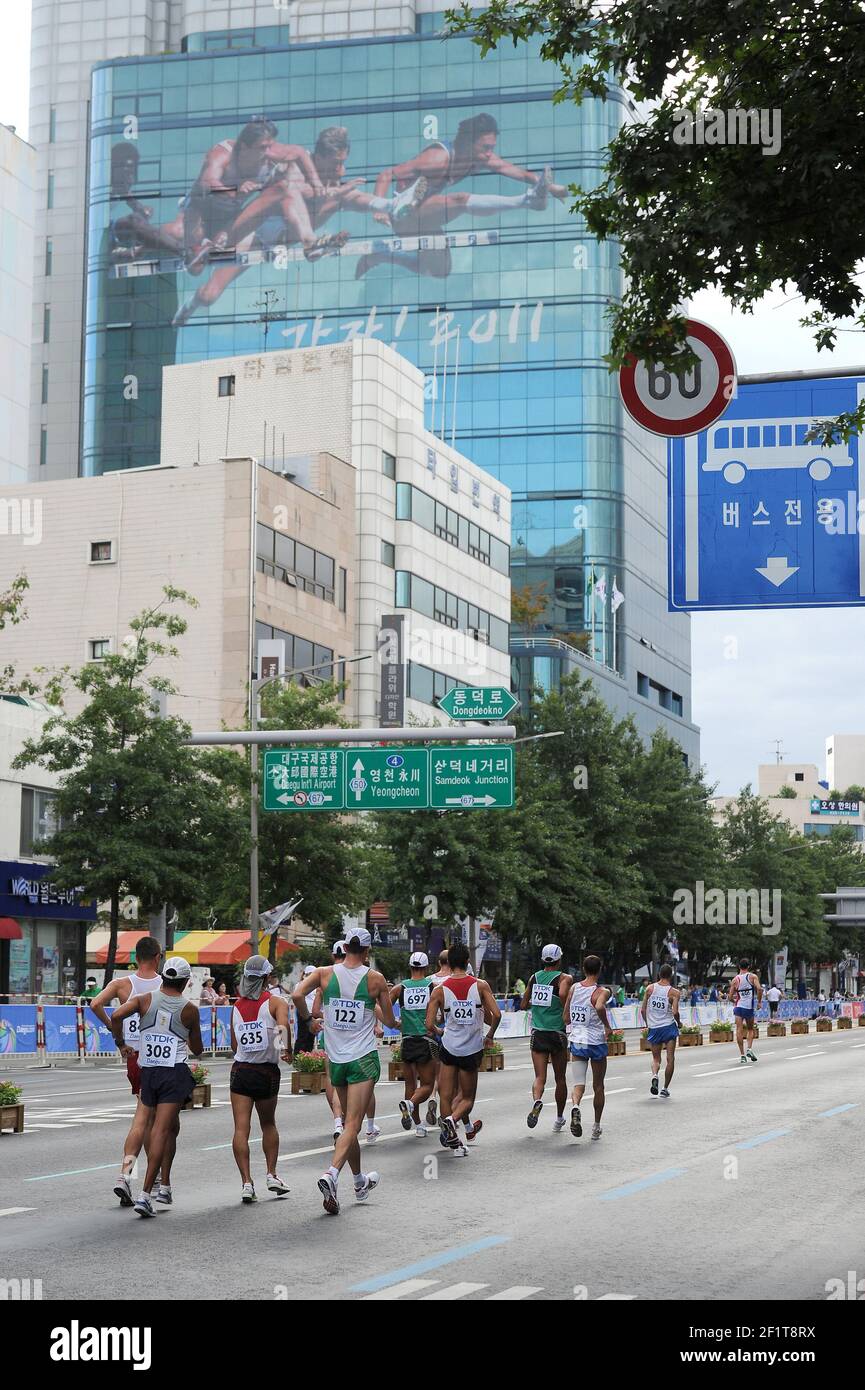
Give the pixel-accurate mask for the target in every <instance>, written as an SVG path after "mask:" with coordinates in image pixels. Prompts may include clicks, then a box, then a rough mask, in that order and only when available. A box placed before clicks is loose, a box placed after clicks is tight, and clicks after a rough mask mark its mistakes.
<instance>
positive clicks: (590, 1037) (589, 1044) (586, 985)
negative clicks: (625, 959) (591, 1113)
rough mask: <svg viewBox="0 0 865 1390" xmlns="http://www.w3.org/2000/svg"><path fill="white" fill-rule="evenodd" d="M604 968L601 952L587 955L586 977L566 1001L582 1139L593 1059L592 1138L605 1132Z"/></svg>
mask: <svg viewBox="0 0 865 1390" xmlns="http://www.w3.org/2000/svg"><path fill="white" fill-rule="evenodd" d="M600 970H601V958H600V956H586V958H585V960H584V961H583V974H584V978H583V979H582V980H581V981H580V982H579V984H576V983H574V984H573V985H571V988H570V991H569V993H568V998H567V1001H566V1003H565V1018H566V1020H567V1029H568V1039H569V1043H570V1052H571V1057H572V1058H573V1059H574V1090H573V1095H572V1109H571V1134H573V1136H574V1138H575V1139H579V1137H580V1135H581V1134H582V1132H583V1123H582V1117H581V1115H580V1101H581V1100H582V1099H583V1095H584V1093H585V1089H586V1074H587V1072H588V1069H589V1063H590V1062H591V1064H592V1093H593V1094H592V1099H593V1102H594V1107H595V1123H594V1124H593V1126H592V1138H593V1139H600V1137H601V1134H602V1130H601V1116H602V1115H603V1113H604V1077H605V1076H606V1074H607V1042H608V1039H609V1036H610V1024H609V1020H608V1018H607V1000H608V999H609V997H610V993H611V991H610V990H608V989H607V988H606V987H605V986H604V985H599V984H598V975H599V974H600Z"/></svg>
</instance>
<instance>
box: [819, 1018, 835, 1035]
mask: <svg viewBox="0 0 865 1390" xmlns="http://www.w3.org/2000/svg"><path fill="white" fill-rule="evenodd" d="M817 1032H818V1033H831V1032H832V1020H831V1018H818V1019H817Z"/></svg>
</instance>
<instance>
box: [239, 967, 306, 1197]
mask: <svg viewBox="0 0 865 1390" xmlns="http://www.w3.org/2000/svg"><path fill="white" fill-rule="evenodd" d="M272 972H273V967H272V966H271V963H270V961H269V960H268V959H267V958H266V956H250V957H249V959H248V960H247V962H246V964H245V965H244V967H243V974H242V975H241V977H240V985H239V987H238V989H239V993H238V997H237V999H236V1001H235V1004H234V1008H233V1009H232V1011H231V1050H232V1053H233V1054H234V1065H233V1067H232V1068H231V1076H230V1078H229V1095H230V1097H231V1110H232V1114H233V1116H234V1138H233V1140H232V1146H231V1147H232V1150H233V1152H234V1161H235V1163H236V1164H237V1166H238V1168H239V1169H240V1180H241V1182H242V1183H243V1188H242V1190H241V1194H240V1197H241V1201H242V1202H247V1203H248V1202H255V1201H257V1200H258V1199H257V1198H256V1195H255V1186H254V1184H253V1181H252V1173H251V1171H250V1166H249V1130H250V1126H251V1124H252V1110H253V1106H254V1107H255V1110H256V1113H257V1115H258V1120H259V1124H260V1125H261V1144H262V1148H263V1149H264V1158H265V1163H266V1167H267V1190H268V1192H274V1193H276V1195H277V1197H285V1196H286V1195H287V1194H288V1187H287V1186H286V1184H285V1183H284V1182H283V1181H282V1178H279V1177H277V1175H276V1164H277V1160H278V1158H279V1132H278V1130H277V1128H276V1103H277V1101H278V1099H279V1083H280V1079H281V1078H280V1072H279V1061H280V1057H282V1060H283V1061H284V1062H290V1061H291V1043H290V1034H289V1025H288V1000H287V999H283V998H282V997H281V996H280V995H277V994H271V993H270V991H269V990H268V989H266V988H265V981H266V980H267V979H268V978H269V977H270V975H271V974H272Z"/></svg>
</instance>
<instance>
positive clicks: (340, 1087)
mask: <svg viewBox="0 0 865 1390" xmlns="http://www.w3.org/2000/svg"><path fill="white" fill-rule="evenodd" d="M371 945H372V938H371V936H370V934H369V932H368V931H367V930H366V928H365V927H357V928H355V929H354V930H353V931H352V933H351V936H350V937H349V938H348V939H347V940H346V942H345V961H344V962H335V963H334V964H333V965H326V966H322V967H321V969H319V970H316V971H314V972H313V974H311V975H309V976H308V977H307V979H306V980H304V981H303V983H302V984H300V985H298V987H297V989H296V990H295V991H294V994H293V995H292V999H293V1001H294V1006H295V1008H296V1009H297V1011H298V1013H299V1014H300V1017H301V1018H308V1017H309V1012H310V1010H309V1006H308V1005H307V1002H306V996H307V994H308V993H309V992H310V991H311V990H315V989H320V990H321V998H322V1017H321V1019H316V1020H314V1022H313V1029H314V1030H320V1029H323V1030H324V1037H325V1043H326V1046H327V1055H328V1066H329V1069H330V1079H331V1082H332V1084H333V1087H334V1089H335V1090H336V1092H337V1093H338V1095H339V1100H340V1106H341V1109H342V1114H343V1126H344V1127H343V1132H342V1134H341V1135H340V1137H339V1139H338V1140H337V1143H336V1146H335V1148H334V1153H333V1162H332V1164H331V1166H330V1167H329V1168H328V1169H327V1172H325V1173H323V1174H322V1176H321V1177H320V1178H319V1180H318V1189H319V1191H320V1192H321V1194H322V1196H323V1197H324V1209H325V1211H326V1212H327V1213H328V1214H329V1215H330V1216H338V1215H339V1199H338V1197H337V1182H338V1180H339V1174H340V1171H341V1169H342V1168H343V1167H344V1166H345V1164H346V1163H348V1165H349V1167H350V1168H351V1171H352V1173H353V1174H354V1191H355V1196H356V1197H357V1200H358V1201H359V1202H365V1201H366V1199H367V1197H368V1196H369V1194H370V1192H371V1191H372V1189H373V1188H374V1187H376V1186H377V1185H378V1181H379V1176H378V1173H364V1172H363V1171H362V1169H361V1162H360V1145H359V1144H358V1135H359V1133H360V1129H361V1126H362V1124H363V1118H364V1115H365V1114H366V1111H367V1109H368V1107H369V1103H370V1101H371V1099H372V1095H373V1090H374V1088H375V1083H376V1081H377V1080H378V1079H379V1077H380V1075H381V1066H380V1063H379V1057H378V1047H377V1045H376V1015H375V1010H376V1005H378V1007H379V1008H380V1010H381V1016H382V1019H383V1020H384V1022H385V1024H386V1025H387V1026H388V1028H396V1019H395V1018H394V1015H393V1008H392V1006H391V1002H390V990H389V988H388V984H387V981H386V980H385V978H384V976H383V975H381V974H380V973H379V972H378V971H377V970H370V968H369V964H368V962H369V949H370V946H371Z"/></svg>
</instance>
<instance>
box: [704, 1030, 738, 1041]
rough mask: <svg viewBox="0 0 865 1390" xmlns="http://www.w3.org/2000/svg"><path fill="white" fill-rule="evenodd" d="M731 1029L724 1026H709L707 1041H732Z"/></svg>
mask: <svg viewBox="0 0 865 1390" xmlns="http://www.w3.org/2000/svg"><path fill="white" fill-rule="evenodd" d="M732 1041H733V1030H732V1029H729V1030H728V1029H726V1028H711V1029H710V1030H709V1042H710V1043H713V1042H732Z"/></svg>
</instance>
